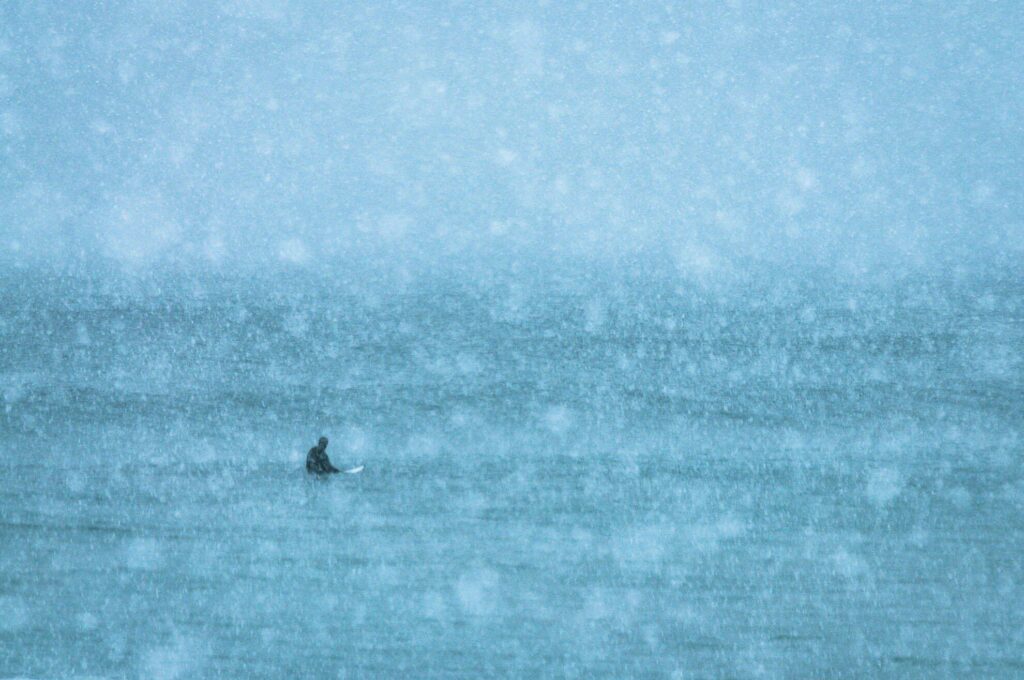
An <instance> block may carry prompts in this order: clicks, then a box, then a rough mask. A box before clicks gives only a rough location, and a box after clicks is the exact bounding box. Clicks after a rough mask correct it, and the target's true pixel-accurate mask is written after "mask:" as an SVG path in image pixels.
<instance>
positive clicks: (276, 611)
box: [0, 275, 1024, 678]
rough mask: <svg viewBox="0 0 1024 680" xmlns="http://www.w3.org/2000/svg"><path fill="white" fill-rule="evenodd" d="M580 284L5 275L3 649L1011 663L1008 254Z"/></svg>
mask: <svg viewBox="0 0 1024 680" xmlns="http://www.w3.org/2000/svg"><path fill="white" fill-rule="evenodd" d="M776 283H777V282H776ZM577 284H578V282H577ZM577 284H573V285H562V284H560V283H559V282H558V281H548V282H546V283H521V282H517V281H516V280H515V278H514V277H512V278H506V279H502V280H498V281H492V282H490V283H488V284H487V285H474V284H465V285H462V284H459V285H456V284H453V283H450V282H448V283H446V282H445V281H444V279H443V277H439V278H438V279H436V280H427V281H399V282H397V283H395V284H394V285H380V286H376V287H375V286H371V285H368V284H367V285H364V284H363V283H361V282H358V281H355V282H353V281H349V282H347V283H345V282H341V283H338V282H335V283H322V282H318V281H317V280H316V279H315V278H314V277H311V276H303V277H297V278H296V279H289V280H287V281H285V282H284V283H281V282H273V281H268V280H265V279H261V280H260V282H258V283H253V282H251V281H247V280H245V279H244V278H243V277H239V278H236V279H225V280H218V281H207V280H203V279H195V278H190V277H188V276H184V275H182V276H181V277H179V278H174V277H165V278H163V279H160V280H157V279H155V278H147V277H146V276H143V275H136V276H134V277H133V276H128V277H123V278H121V279H117V280H94V279H88V280H78V279H74V278H71V279H68V278H59V277H49V278H48V277H46V276H32V277H29V276H24V277H20V276H14V275H9V276H7V277H6V278H5V280H4V286H3V288H2V291H0V295H2V297H3V299H2V306H0V676H4V677H6V676H29V677H61V678H65V677H126V676H127V677H146V678H193V677H261V676H267V677H273V676H276V677H338V678H346V677H348V678H361V677H422V678H427V677H465V678H485V677H512V676H516V677H580V678H593V677H607V678H626V677H664V678H687V677H757V676H766V677H863V676H873V675H881V676H892V677H915V676H921V677H924V676H929V677H932V676H946V677H964V676H979V677H999V676H1002V677H1011V676H1019V675H1020V674H1022V673H1024V651H1022V650H1024V632H1022V631H1024V611H1022V607H1021V605H1022V603H1024V515H1022V512H1024V467H1022V453H1024V433H1022V427H1024V399H1022V397H1024V361H1022V356H1021V348H1022V347H1024V287H1021V285H1020V281H1019V280H1016V281H1015V280H1014V279H1013V278H1012V277H1011V278H1010V279H1008V280H1003V281H1002V283H998V282H996V283H985V282H955V281H952V280H948V279H947V280H943V281H941V282H935V281H931V282H929V281H916V282H899V283H892V284H890V285H888V286H887V287H884V288H877V287H876V288H870V287H856V286H845V287H844V286H842V285H828V286H825V285H823V286H820V287H819V286H815V285H810V284H806V285H801V286H793V285H774V284H773V285H763V286H762V285H754V284H751V285H749V286H747V287H745V288H744V287H740V288H739V289H736V290H727V291H722V290H714V289H708V288H706V287H701V286H693V285H678V284H674V283H671V282H664V281H659V282H654V283H651V282H647V281H643V280H642V279H641V280H639V281H636V280H633V281H629V280H626V281H622V280H619V281H615V282H609V281H600V280H591V281H589V282H588V283H586V284H585V285H583V284H578V285H577ZM320 435H327V436H328V437H330V439H331V443H330V446H329V448H328V454H329V455H330V456H331V459H332V461H333V462H334V463H335V464H336V465H338V466H340V467H349V466H353V465H365V466H366V467H365V470H364V471H363V472H362V473H361V474H358V475H338V476H335V477H333V478H330V479H323V480H319V479H311V478H309V477H307V475H306V474H305V472H304V470H303V463H304V457H305V454H306V451H307V450H308V448H309V447H310V446H312V445H313V444H314V442H315V441H316V438H317V437H318V436H320Z"/></svg>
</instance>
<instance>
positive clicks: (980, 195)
mask: <svg viewBox="0 0 1024 680" xmlns="http://www.w3.org/2000/svg"><path fill="white" fill-rule="evenodd" d="M1022 45H1024V5H1022V4H1020V3H1014V2H988V1H985V2H982V1H978V0H969V1H967V2H958V3H943V2H940V3H892V2H888V1H874V0H868V1H867V2H858V3H849V2H814V3H809V2H741V1H733V2H691V3H682V2H679V3H665V4H658V3H653V2H641V3H609V2H532V3H521V2H514V3H500V2H496V3H477V2H407V3H406V2H366V3H360V2H351V3H349V2H346V3H337V2H289V1H286V0H281V1H274V2H272V1H270V0H253V1H251V2H243V1H241V0H221V1H218V0H207V1H203V2H114V1H110V2H90V3H65V2H27V1H26V2H20V1H8V2H4V3H2V4H0V267H5V268H8V269H10V268H15V269H16V268H24V267H38V266H44V267H47V266H57V267H61V266H75V267H82V268H86V269H90V268H96V269H104V268H114V269H126V270H136V271H137V270H152V269H160V268H162V267H167V268H175V267H187V268H199V269H210V270H219V269H234V268H240V267H241V268H246V267H249V268H252V267H259V268H265V267H271V268H276V267H281V268H296V269H300V270H301V269H304V268H312V267H324V266H325V265H326V266H327V267H344V266H346V265H347V264H351V263H360V264H361V265H362V266H364V267H365V266H369V267H371V268H373V267H381V268H387V267H391V266H394V265H398V266H402V267H414V268H415V267H424V268H429V267H432V266H437V265H438V264H444V263H447V264H451V263H463V264H466V265H467V266H474V267H478V268H482V269H486V268H489V267H501V266H506V265H507V264H508V263H509V262H518V261H521V262H535V261H543V262H552V263H556V264H557V263H572V264H574V265H581V264H582V265H583V266H586V265H587V263H591V262H594V263H596V262H608V261H610V262H623V261H625V262H658V263H662V264H665V263H667V264H668V266H669V267H670V268H673V269H674V270H675V271H677V272H678V273H679V274H680V275H681V276H684V277H689V278H693V279H698V280H707V279H715V278H716V277H728V276H732V275H735V274H736V273H738V272H742V271H746V270H748V269H750V268H756V267H766V268H769V269H771V270H774V271H780V272H792V271H799V270H801V269H826V270H832V271H836V272H841V273H844V274H846V275H849V276H852V277H870V276H872V275H874V274H875V273H879V272H883V273H884V272H895V271H924V272H926V273H931V274H934V275H938V276H945V275H947V274H948V273H949V272H950V271H952V270H959V271H984V270H986V269H990V268H993V267H996V268H1004V269H1005V268H1009V269H1010V270H1011V271H1018V272H1019V271H1020V265H1019V264H1017V263H1018V262H1019V261H1020V260H1021V259H1022V258H1024V189H1022V185H1024V183H1022V182H1021V179H1020V178H1021V177H1024V123H1022V122H1021V121H1022V120H1024V88H1021V87H1020V82H1021V81H1022V78H1021V75H1022V71H1024V66H1022V65H1024V47H1022Z"/></svg>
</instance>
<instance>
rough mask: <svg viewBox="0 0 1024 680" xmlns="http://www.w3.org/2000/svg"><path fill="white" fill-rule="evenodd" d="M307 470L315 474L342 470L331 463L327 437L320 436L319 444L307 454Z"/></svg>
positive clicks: (326, 473)
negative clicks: (328, 455) (328, 454)
mask: <svg viewBox="0 0 1024 680" xmlns="http://www.w3.org/2000/svg"><path fill="white" fill-rule="evenodd" d="M306 472H308V473H310V474H314V475H328V474H331V473H332V472H341V470H339V469H338V468H336V467H334V466H333V465H331V459H330V458H328V457H327V437H320V441H319V442H317V445H316V446H314V447H313V448H311V449H310V450H309V453H307V454H306Z"/></svg>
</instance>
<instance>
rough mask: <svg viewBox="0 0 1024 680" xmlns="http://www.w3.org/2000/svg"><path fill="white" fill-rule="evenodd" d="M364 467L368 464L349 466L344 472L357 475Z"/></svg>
mask: <svg viewBox="0 0 1024 680" xmlns="http://www.w3.org/2000/svg"><path fill="white" fill-rule="evenodd" d="M364 467H366V466H365V465H360V466H359V467H354V468H349V469H348V470H342V472H344V473H345V474H346V475H356V474H359V473H360V472H362V471H363V468H364Z"/></svg>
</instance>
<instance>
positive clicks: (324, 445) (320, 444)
mask: <svg viewBox="0 0 1024 680" xmlns="http://www.w3.org/2000/svg"><path fill="white" fill-rule="evenodd" d="M316 444H317V446H318V447H320V448H321V449H326V448H327V437H320V441H318V442H317V443H316Z"/></svg>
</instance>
